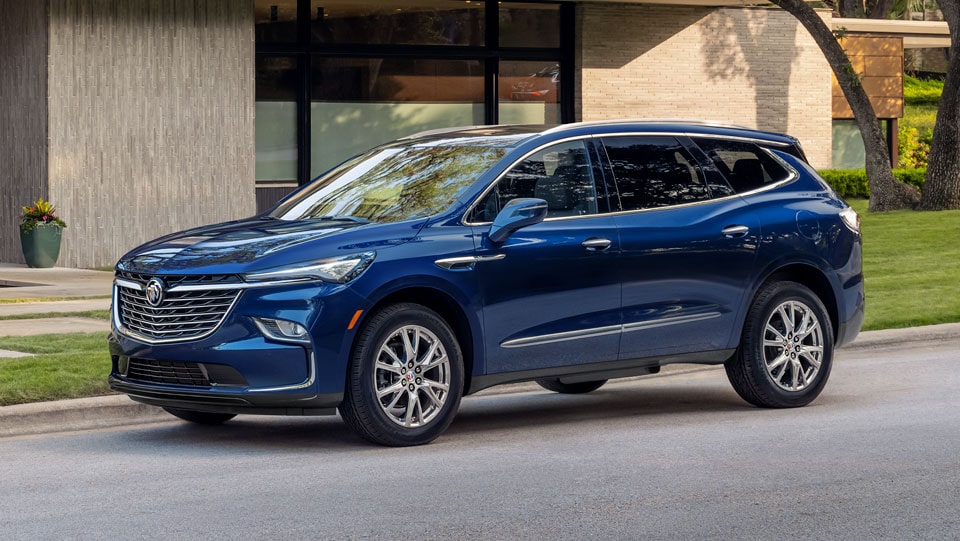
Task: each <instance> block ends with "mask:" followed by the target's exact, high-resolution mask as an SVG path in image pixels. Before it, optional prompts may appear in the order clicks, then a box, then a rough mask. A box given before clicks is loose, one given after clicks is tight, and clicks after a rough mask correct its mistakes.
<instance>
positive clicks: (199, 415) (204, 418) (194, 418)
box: [163, 407, 236, 425]
mask: <svg viewBox="0 0 960 541" xmlns="http://www.w3.org/2000/svg"><path fill="white" fill-rule="evenodd" d="M163 409H164V410H165V411H166V412H167V413H169V414H170V415H173V416H174V417H179V418H181V419H183V420H184V421H190V422H191V423H197V424H200V425H222V424H223V423H225V422H227V421H229V420H230V419H233V418H234V417H236V414H234V413H211V412H209V411H192V410H182V409H177V408H168V407H164V408H163Z"/></svg>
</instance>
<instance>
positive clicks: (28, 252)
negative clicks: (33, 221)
mask: <svg viewBox="0 0 960 541" xmlns="http://www.w3.org/2000/svg"><path fill="white" fill-rule="evenodd" d="M62 232H63V228H62V227H60V226H57V225H38V226H36V227H34V228H33V229H32V230H30V231H23V230H22V229H21V230H20V247H21V248H23V257H24V259H26V260H27V265H28V266H30V267H32V268H35V269H46V268H49V267H52V266H54V265H55V264H56V263H57V258H58V257H60V234H61V233H62Z"/></svg>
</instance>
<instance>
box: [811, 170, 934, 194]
mask: <svg viewBox="0 0 960 541" xmlns="http://www.w3.org/2000/svg"><path fill="white" fill-rule="evenodd" d="M818 173H820V176H821V177H823V180H826V181H827V184H829V185H830V187H831V188H833V189H834V190H835V191H836V192H837V193H838V194H839V195H840V197H843V198H857V199H867V198H869V197H870V183H869V182H868V181H867V172H866V170H864V169H822V170H820V171H818ZM926 173H927V170H926V169H921V168H909V169H894V170H893V177H894V178H895V179H897V181H899V182H903V183H904V184H909V185H911V186H915V187H916V188H917V189H919V190H923V180H924V176H925V175H926Z"/></svg>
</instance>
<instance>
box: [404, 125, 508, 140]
mask: <svg viewBox="0 0 960 541" xmlns="http://www.w3.org/2000/svg"><path fill="white" fill-rule="evenodd" d="M489 127H490V126H482V125H480V126H454V127H452V128H437V129H433V130H425V131H421V132H417V133H414V134H411V135H407V136H406V137H401V138H399V139H398V141H405V140H407V139H417V138H419V137H427V136H430V135H442V134H444V133H453V132H457V131H463V130H475V129H477V128H489Z"/></svg>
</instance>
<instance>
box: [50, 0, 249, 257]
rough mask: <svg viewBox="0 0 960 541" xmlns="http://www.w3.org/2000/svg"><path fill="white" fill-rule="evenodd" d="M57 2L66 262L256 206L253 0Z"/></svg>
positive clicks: (54, 118)
mask: <svg viewBox="0 0 960 541" xmlns="http://www.w3.org/2000/svg"><path fill="white" fill-rule="evenodd" d="M49 1H50V23H49V24H50V27H49V36H50V56H49V79H48V80H49V98H48V111H49V157H48V163H49V172H50V173H49V178H50V180H49V183H50V199H51V201H53V202H54V203H55V204H56V205H57V206H58V207H59V209H60V214H61V216H63V218H64V219H65V220H66V221H67V223H68V226H69V227H68V228H67V229H66V230H65V231H64V238H63V246H62V250H61V255H60V260H59V261H58V263H57V264H58V265H61V266H68V267H89V266H102V265H112V264H113V263H115V262H116V260H117V258H119V257H120V256H121V255H123V253H125V252H126V251H127V250H129V249H131V248H133V247H135V246H137V245H138V244H140V243H142V242H144V241H146V240H149V239H152V238H155V237H157V236H159V235H162V234H165V233H170V232H173V231H176V230H179V229H185V228H189V227H193V226H198V225H202V224H207V223H213V222H218V221H223V220H228V219H235V218H240V217H243V216H248V215H251V214H253V213H254V212H255V206H256V205H255V196H254V137H253V135H254V133H253V130H254V110H253V109H254V88H255V87H254V51H253V50H254V34H253V2H251V1H246V2H238V1H236V0H155V1H150V2H147V1H129V0H49Z"/></svg>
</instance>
